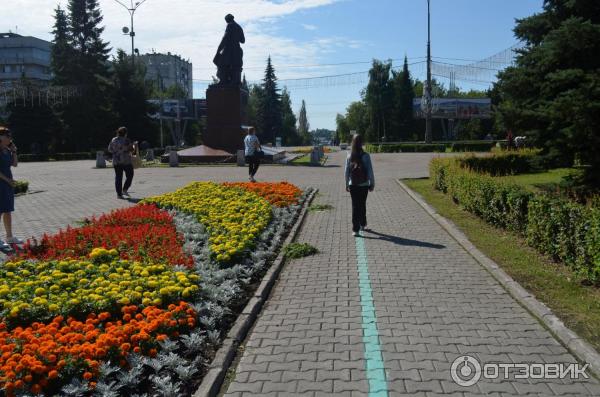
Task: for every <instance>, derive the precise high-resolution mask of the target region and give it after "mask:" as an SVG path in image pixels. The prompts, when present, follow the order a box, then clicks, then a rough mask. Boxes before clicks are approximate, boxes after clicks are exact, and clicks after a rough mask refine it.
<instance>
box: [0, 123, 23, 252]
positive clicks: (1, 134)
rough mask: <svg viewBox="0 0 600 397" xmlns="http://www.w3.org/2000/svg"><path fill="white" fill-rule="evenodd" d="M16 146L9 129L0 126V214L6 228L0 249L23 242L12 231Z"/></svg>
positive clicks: (0, 242)
mask: <svg viewBox="0 0 600 397" xmlns="http://www.w3.org/2000/svg"><path fill="white" fill-rule="evenodd" d="M17 164H18V162H17V147H16V146H15V144H14V142H13V140H12V135H11V133H10V130H9V129H8V128H6V127H0V179H1V180H0V215H2V219H3V221H4V229H5V230H6V242H4V241H1V240H0V249H10V244H23V241H21V240H19V239H18V238H16V237H15V236H13V233H12V213H13V212H14V211H15V181H14V179H13V175H12V171H11V167H16V166H17Z"/></svg>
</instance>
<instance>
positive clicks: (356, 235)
mask: <svg viewBox="0 0 600 397" xmlns="http://www.w3.org/2000/svg"><path fill="white" fill-rule="evenodd" d="M352 236H354V237H358V236H360V234H358V232H352Z"/></svg>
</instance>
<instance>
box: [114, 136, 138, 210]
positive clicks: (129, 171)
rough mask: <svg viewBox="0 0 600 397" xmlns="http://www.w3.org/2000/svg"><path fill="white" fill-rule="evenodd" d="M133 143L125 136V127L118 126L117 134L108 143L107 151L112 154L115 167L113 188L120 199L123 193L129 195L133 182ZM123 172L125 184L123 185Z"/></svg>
mask: <svg viewBox="0 0 600 397" xmlns="http://www.w3.org/2000/svg"><path fill="white" fill-rule="evenodd" d="M134 145H135V143H132V142H131V140H130V139H129V138H127V128H126V127H120V128H119V129H118V130H117V136H116V137H114V138H113V139H112V141H111V142H110V144H109V145H108V151H109V152H110V153H112V156H113V160H112V163H113V167H114V169H115V189H116V190H117V197H118V198H120V199H122V198H123V195H125V196H129V192H128V190H129V188H130V187H131V183H132V182H133V159H132V157H131V154H132V153H133V152H134V150H135V146H134ZM123 172H124V173H125V185H123Z"/></svg>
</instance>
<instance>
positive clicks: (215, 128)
mask: <svg viewBox="0 0 600 397" xmlns="http://www.w3.org/2000/svg"><path fill="white" fill-rule="evenodd" d="M206 102H207V107H208V109H207V125H206V133H205V134H204V136H203V137H202V140H203V143H204V145H206V146H209V147H211V148H213V149H220V150H225V151H226V152H229V153H232V154H235V153H237V151H238V150H240V149H243V148H244V137H245V136H246V134H245V133H244V131H242V125H244V124H246V123H247V106H248V92H247V91H246V90H243V89H241V88H240V87H237V86H227V85H224V86H221V85H211V86H210V87H208V90H206Z"/></svg>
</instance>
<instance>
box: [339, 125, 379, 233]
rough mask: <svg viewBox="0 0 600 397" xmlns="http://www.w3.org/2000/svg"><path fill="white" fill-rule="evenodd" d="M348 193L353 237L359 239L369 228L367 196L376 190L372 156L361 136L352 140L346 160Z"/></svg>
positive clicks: (357, 135) (345, 172)
mask: <svg viewBox="0 0 600 397" xmlns="http://www.w3.org/2000/svg"><path fill="white" fill-rule="evenodd" d="M344 174H345V180H346V191H347V192H350V197H351V199H352V235H353V236H354V237H359V236H360V232H361V231H365V230H366V228H367V196H368V195H369V192H372V191H373V190H374V189H375V175H374V173H373V165H372V163H371V156H370V155H369V153H367V152H365V151H364V149H363V142H362V137H361V136H360V135H359V134H356V135H354V137H353V138H352V144H351V150H350V153H348V157H347V158H346V167H345V171H344Z"/></svg>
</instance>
